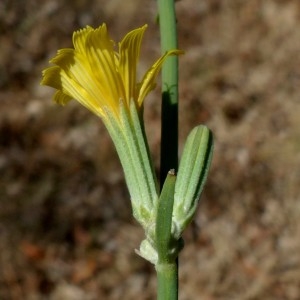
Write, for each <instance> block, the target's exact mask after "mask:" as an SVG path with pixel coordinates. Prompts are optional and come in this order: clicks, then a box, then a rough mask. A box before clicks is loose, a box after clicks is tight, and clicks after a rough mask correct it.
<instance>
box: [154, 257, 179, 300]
mask: <svg viewBox="0 0 300 300" xmlns="http://www.w3.org/2000/svg"><path fill="white" fill-rule="evenodd" d="M155 268H156V272H157V283H158V285H157V300H171V299H172V300H175V299H178V284H177V279H178V266H177V263H176V262H174V263H172V264H157V265H156V267H155Z"/></svg>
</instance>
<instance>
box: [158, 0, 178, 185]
mask: <svg viewBox="0 0 300 300" xmlns="http://www.w3.org/2000/svg"><path fill="white" fill-rule="evenodd" d="M158 10H159V25H160V35H161V51H162V53H165V52H166V51H168V50H170V49H177V48H178V45H177V31H176V15H175V3H174V0H158ZM161 110H162V112H161V114H162V120H161V160H160V163H161V166H160V170H161V171H160V184H161V187H162V186H163V183H164V181H165V178H166V176H167V174H168V172H169V170H171V169H175V170H176V171H177V169H178V58H177V56H174V57H169V58H168V59H167V60H166V62H165V63H164V65H163V68H162V107H161Z"/></svg>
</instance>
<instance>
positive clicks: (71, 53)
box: [41, 24, 181, 119]
mask: <svg viewBox="0 0 300 300" xmlns="http://www.w3.org/2000/svg"><path fill="white" fill-rule="evenodd" d="M146 27H147V25H144V26H143V27H140V28H137V29H135V30H132V31H130V32H129V33H128V34H127V35H125V37H124V38H123V39H122V41H121V42H120V43H119V47H118V48H119V49H118V51H115V48H114V46H115V43H114V42H113V41H112V40H111V38H110V36H109V34H108V32H107V28H106V25H105V24H103V25H101V26H100V27H98V28H96V29H94V28H92V27H90V26H87V27H86V28H84V29H81V30H79V31H76V32H74V34H73V45H74V49H71V48H67V49H61V50H59V51H58V52H57V55H56V56H55V57H54V58H52V59H51V60H50V63H53V64H54V66H51V67H48V68H47V69H45V70H44V71H43V79H42V82H41V84H42V85H48V86H51V87H53V88H55V89H57V91H56V93H55V95H54V100H55V101H56V102H57V103H59V104H66V103H67V102H68V101H69V100H71V99H76V100H77V101H78V102H80V103H81V104H82V105H84V106H85V107H86V108H88V109H89V110H90V111H92V112H93V113H95V114H96V115H98V116H100V117H101V118H104V119H105V118H106V117H107V116H106V111H110V112H111V113H112V114H113V115H114V116H116V117H118V115H119V104H120V100H122V102H123V103H124V105H125V106H127V107H129V106H130V103H131V102H132V101H134V102H135V105H136V107H137V108H138V109H139V108H140V107H141V106H142V104H143V101H144V99H145V97H146V96H147V94H148V93H149V92H150V91H151V90H152V89H153V88H154V87H155V79H156V77H157V74H158V72H159V71H160V69H161V66H162V63H163V62H164V60H165V59H166V58H167V57H168V56H169V55H177V54H180V53H181V51H179V50H171V51H168V52H166V53H165V55H163V56H162V57H160V58H159V59H158V60H157V61H156V62H155V63H154V64H153V65H152V67H151V68H150V69H149V70H148V71H147V72H146V74H145V75H144V76H143V78H142V80H141V82H138V81H137V78H136V77H137V76H136V69H137V64H138V60H139V55H140V48H141V41H142V37H143V35H144V32H145V29H146Z"/></svg>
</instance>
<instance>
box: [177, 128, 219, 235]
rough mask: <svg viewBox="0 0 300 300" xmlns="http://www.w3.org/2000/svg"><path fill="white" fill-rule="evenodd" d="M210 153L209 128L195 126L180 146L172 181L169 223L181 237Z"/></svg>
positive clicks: (193, 208) (205, 170)
mask: <svg viewBox="0 0 300 300" xmlns="http://www.w3.org/2000/svg"><path fill="white" fill-rule="evenodd" d="M212 153H213V137H212V133H211V131H210V130H209V129H208V128H207V127H206V126H203V125H200V126H197V127H195V128H194V129H193V130H192V131H191V133H190V134H189V136H188V138H187V141H186V144H185V146H184V150H183V153H182V158H181V161H180V165H179V170H178V174H177V180H176V184H175V195H174V209H173V222H174V225H175V228H174V231H175V232H174V234H175V236H176V237H177V238H179V237H180V236H181V233H182V232H183V230H184V229H185V228H186V227H187V226H188V224H189V223H190V221H191V219H192V217H193V215H194V214H195V212H196V209H197V204H198V201H199V197H200V194H201V192H202V190H203V186H204V184H205V181H206V178H207V175H208V170H209V167H210V163H211V159H212Z"/></svg>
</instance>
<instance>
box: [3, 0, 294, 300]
mask: <svg viewBox="0 0 300 300" xmlns="http://www.w3.org/2000/svg"><path fill="white" fill-rule="evenodd" d="M177 12H178V34H179V44H180V48H181V49H183V50H185V51H186V54H185V55H184V56H181V57H180V72H181V73H180V74H181V75H180V97H181V103H180V145H181V147H182V143H183V142H184V140H185V138H186V135H187V134H188V132H189V131H190V130H191V128H192V127H194V126H195V125H197V124H199V123H205V124H207V125H208V126H209V127H210V128H211V129H212V130H213V132H214V135H215V143H216V145H215V154H214V161H213V167H212V170H211V172H210V176H209V180H208V183H207V185H206V188H205V191H204V194H203V197H202V201H201V205H200V209H199V211H198V213H197V215H196V218H195V222H194V224H193V226H191V227H190V228H189V230H187V232H186V234H185V241H186V247H185V248H184V250H183V251H182V253H181V256H180V285H181V289H180V299H182V300H192V299H201V300H227V299H228V300H229V299H230V300H250V299H251V300H254V299H264V300H274V299H278V300H282V299H290V300H292V299H295V300H297V299H300V199H299V191H300V189H299V179H300V168H299V162H300V154H299V150H300V130H299V124H300V118H299V116H300V115H299V113H300V100H299V95H300V2H299V1H298V0H290V1H289V0H285V1H284V0H281V1H280V0H264V1H260V0H251V1H242V0H226V1H225V0H224V1H219V0H206V1H205V0H201V1H200V0H181V1H179V2H177ZM156 14H157V12H156V2H155V1H145V0H140V1H133V0H128V1H121V0H110V1H104V0H98V1H96V0H95V1H87V0H75V1H71V0H61V1H58V0H44V1H38V0H28V1H21V0H2V1H1V2H0V90H1V91H0V299H3V300H10V299H11V300H15V299H16V300H18V299H26V300H27V299H30V300H31V299H32V300H35V299H50V300H60V299H61V300H77V299H78V300H79V299H84V300H93V299H95V300H96V299H155V285H156V282H155V274H154V270H153V267H152V266H151V265H149V264H148V263H147V262H145V261H143V260H142V259H141V258H139V257H138V256H137V255H136V254H135V253H134V249H135V248H137V247H138V246H139V243H140V241H141V240H142V238H143V232H142V230H141V229H140V228H139V227H138V225H137V224H136V223H135V222H134V221H133V220H132V217H131V209H130V202H129V198H128V193H127V189H126V186H125V184H124V178H123V174H122V170H121V168H120V164H119V161H118V158H117V156H116V154H115V151H114V147H113V145H112V143H111V141H110V138H109V136H108V135H107V133H106V130H105V128H104V127H103V125H102V123H101V121H100V120H99V119H97V118H96V117H95V116H93V115H92V114H91V113H89V112H88V111H86V110H85V109H84V108H83V107H80V106H79V105H78V104H77V103H76V102H75V101H74V102H72V103H70V104H69V105H67V106H66V107H65V108H62V107H59V106H57V105H55V104H53V103H52V101H51V97H52V94H53V91H52V90H51V89H50V88H46V87H40V86H39V82H40V79H41V70H42V69H43V68H44V67H46V66H47V65H48V60H49V59H50V58H51V57H52V56H53V55H54V54H55V53H56V50H57V49H59V48H63V47H71V46H72V44H71V35H72V32H73V31H74V30H77V29H78V28H80V27H84V26H85V25H87V24H89V25H92V26H94V27H96V26H98V25H100V24H102V23H103V22H106V23H107V24H108V28H109V31H110V33H111V35H112V37H113V38H114V39H116V40H119V39H120V38H121V37H122V36H123V35H124V34H125V33H126V32H127V31H129V30H131V29H133V28H135V27H137V26H141V25H143V24H144V23H148V24H149V27H148V30H147V32H146V35H145V38H144V43H143V50H142V58H141V64H140V66H139V67H140V69H139V72H140V73H141V74H142V72H144V71H145V70H146V69H147V67H148V66H150V64H151V63H152V62H153V61H154V60H155V59H156V58H157V57H158V56H159V52H160V49H159V48H160V46H159V32H158V28H157V25H156V23H155V20H156ZM159 86H160V85H159V84H158V89H157V90H156V91H155V92H153V93H152V94H151V95H150V96H149V97H148V98H147V100H146V108H145V115H146V117H145V118H146V126H147V132H148V133H149V141H150V146H151V150H152V153H153V158H154V160H155V162H156V167H157V170H159V164H158V162H159V143H160V132H159V126H160V125H159V124H160V121H159V120H160V96H159Z"/></svg>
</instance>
